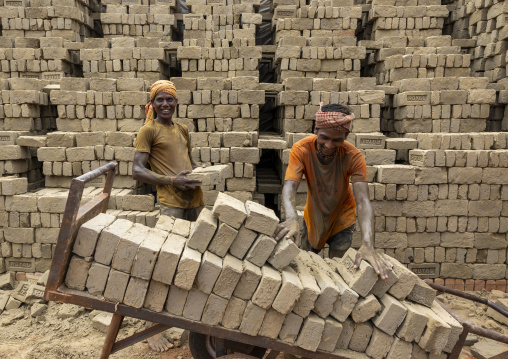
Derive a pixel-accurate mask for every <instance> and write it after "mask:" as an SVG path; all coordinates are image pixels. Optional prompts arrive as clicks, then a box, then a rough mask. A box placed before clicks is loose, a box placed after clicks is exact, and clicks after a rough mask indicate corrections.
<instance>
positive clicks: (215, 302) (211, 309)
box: [201, 294, 228, 325]
mask: <svg viewBox="0 0 508 359" xmlns="http://www.w3.org/2000/svg"><path fill="white" fill-rule="evenodd" d="M227 305H228V300H227V299H225V298H222V297H219V296H217V295H215V294H211V295H210V296H209V297H208V300H207V302H206V304H205V308H204V310H203V316H202V318H201V322H203V323H204V324H208V325H218V324H219V323H220V322H221V320H222V317H223V316H224V312H225V311H226V307H227Z"/></svg>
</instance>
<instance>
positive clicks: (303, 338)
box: [296, 314, 325, 351]
mask: <svg viewBox="0 0 508 359" xmlns="http://www.w3.org/2000/svg"><path fill="white" fill-rule="evenodd" d="M324 329H325V321H324V320H323V319H321V318H320V317H318V316H317V315H315V314H311V315H309V316H308V317H307V318H305V320H304V321H303V326H302V329H301V331H300V334H299V335H298V339H297V340H296V345H298V346H299V347H301V348H303V349H306V350H310V351H316V350H317V348H318V347H319V343H320V341H321V336H322V334H323V331H324Z"/></svg>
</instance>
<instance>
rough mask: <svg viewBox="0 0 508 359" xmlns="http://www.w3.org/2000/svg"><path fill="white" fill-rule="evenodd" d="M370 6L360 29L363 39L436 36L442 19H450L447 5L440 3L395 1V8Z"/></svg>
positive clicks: (431, 1) (427, 0)
mask: <svg viewBox="0 0 508 359" xmlns="http://www.w3.org/2000/svg"><path fill="white" fill-rule="evenodd" d="M380 3H381V4H377V1H376V0H374V1H373V2H372V6H371V8H370V11H369V13H368V16H367V17H366V19H364V20H365V28H364V29H363V34H364V39H365V40H368V39H370V40H380V39H382V38H386V37H393V36H408V37H423V38H425V37H429V36H439V35H441V34H442V29H443V25H444V21H445V19H446V18H447V17H448V16H449V10H448V8H447V7H446V5H441V1H440V0H413V1H410V3H411V5H408V2H407V1H398V0H396V1H395V4H394V5H382V4H383V2H382V1H380Z"/></svg>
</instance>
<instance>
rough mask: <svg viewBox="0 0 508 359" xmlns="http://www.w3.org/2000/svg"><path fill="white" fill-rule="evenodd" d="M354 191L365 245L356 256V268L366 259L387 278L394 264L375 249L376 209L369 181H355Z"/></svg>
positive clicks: (382, 276)
mask: <svg viewBox="0 0 508 359" xmlns="http://www.w3.org/2000/svg"><path fill="white" fill-rule="evenodd" d="M353 193H354V196H355V201H356V210H357V214H358V222H359V223H360V229H361V233H362V240H363V245H362V246H361V247H360V249H359V250H358V254H357V256H356V261H355V268H357V267H359V266H360V262H361V260H362V259H364V260H366V261H368V262H369V263H370V264H371V265H372V267H373V268H374V269H375V271H376V273H377V274H379V275H380V276H381V278H382V279H386V278H388V271H390V270H391V268H392V266H391V264H389V263H388V262H387V261H385V260H384V259H383V258H381V256H380V255H379V254H378V253H377V252H376V250H375V249H374V210H373V209H372V205H371V203H370V199H369V185H368V183H367V182H355V183H353Z"/></svg>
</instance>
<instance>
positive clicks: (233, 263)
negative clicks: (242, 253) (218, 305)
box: [213, 255, 243, 299]
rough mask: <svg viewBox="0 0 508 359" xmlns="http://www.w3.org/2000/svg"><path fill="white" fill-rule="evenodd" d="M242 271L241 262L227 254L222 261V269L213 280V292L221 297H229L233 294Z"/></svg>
mask: <svg viewBox="0 0 508 359" xmlns="http://www.w3.org/2000/svg"><path fill="white" fill-rule="evenodd" d="M242 272H243V265H242V262H241V261H240V260H239V259H238V258H235V257H233V256H232V255H227V256H226V257H224V260H223V262H222V271H221V273H220V275H219V278H217V281H216V282H215V286H214V287H213V292H214V293H215V294H217V295H219V296H221V297H223V298H226V299H229V298H231V296H232V295H233V292H234V290H235V287H236V285H237V284H238V281H239V280H240V277H241V276H242Z"/></svg>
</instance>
